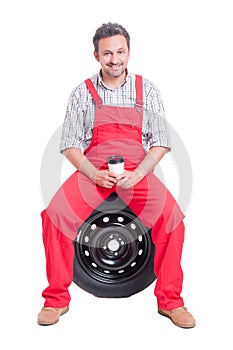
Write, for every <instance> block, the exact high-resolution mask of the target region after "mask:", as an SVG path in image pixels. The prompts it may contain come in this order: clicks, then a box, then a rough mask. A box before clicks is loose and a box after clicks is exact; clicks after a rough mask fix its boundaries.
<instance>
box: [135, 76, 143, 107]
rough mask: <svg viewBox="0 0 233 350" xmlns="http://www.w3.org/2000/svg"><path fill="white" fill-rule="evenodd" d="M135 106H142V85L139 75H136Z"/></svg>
mask: <svg viewBox="0 0 233 350" xmlns="http://www.w3.org/2000/svg"><path fill="white" fill-rule="evenodd" d="M136 106H137V107H142V106H143V86H142V76H141V75H136Z"/></svg>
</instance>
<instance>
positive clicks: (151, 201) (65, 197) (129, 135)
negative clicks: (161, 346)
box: [41, 76, 184, 310]
mask: <svg viewBox="0 0 233 350" xmlns="http://www.w3.org/2000/svg"><path fill="white" fill-rule="evenodd" d="M85 83H86V85H87V87H88V89H89V91H90V93H91V95H92V98H93V100H94V102H95V105H96V108H95V118H94V129H93V135H92V141H91V144H90V146H89V147H88V148H87V149H86V150H85V152H84V153H85V155H86V157H87V158H88V159H89V160H90V161H91V162H92V163H93V164H94V165H95V167H96V168H97V169H107V168H108V165H107V158H108V157H109V156H111V155H121V156H123V157H124V159H125V169H126V170H129V171H133V170H134V169H135V168H136V167H137V166H138V164H140V162H141V161H142V160H143V158H144V157H145V155H146V152H145V150H144V148H143V146H142V119H143V103H142V101H143V90H142V78H141V76H136V104H135V107H134V108H126V107H115V106H106V105H103V104H102V100H101V98H100V97H99V95H98V93H97V91H96V89H95V87H94V85H93V83H92V81H91V80H90V79H88V80H86V81H85ZM112 192H116V193H117V194H118V196H119V197H120V198H121V199H122V200H123V202H124V203H125V204H126V205H128V206H129V207H130V209H131V210H132V211H133V212H134V213H135V215H137V216H138V217H139V219H140V220H141V221H142V222H143V224H144V225H145V226H147V227H148V228H152V231H151V234H152V240H153V243H154V244H155V246H156V249H155V251H156V254H155V259H154V271H155V274H156V276H157V281H156V286H155V291H154V293H155V296H156V297H157V302H158V306H159V307H160V308H162V309H166V310H169V309H173V308H177V307H180V306H183V305H184V303H183V299H182V298H181V296H180V293H181V291H182V282H183V273H182V269H181V266H180V260H181V255H182V246H183V240H184V224H183V218H184V215H183V213H182V212H181V210H180V208H179V206H178V205H177V203H176V201H175V199H174V198H173V197H172V195H171V194H170V192H169V191H168V190H167V188H166V187H165V186H164V184H163V183H162V182H161V181H160V180H159V179H158V178H157V177H156V176H155V175H154V173H153V172H151V173H150V174H148V175H147V176H146V177H144V178H143V179H142V180H141V181H140V182H139V183H138V184H137V185H136V186H134V187H133V188H132V189H127V190H125V189H123V188H121V187H120V186H113V187H112V188H111V189H107V188H103V187H100V186H96V185H95V184H94V183H93V182H92V181H91V180H90V179H89V178H88V177H86V176H85V175H83V174H82V173H79V172H78V171H76V172H75V173H74V174H73V175H71V176H70V177H69V178H68V179H67V180H66V182H65V183H64V184H63V185H62V186H61V188H60V189H59V190H58V191H57V193H56V194H55V196H54V197H53V198H52V200H51V202H50V204H49V206H48V208H47V209H46V210H44V211H43V212H42V213H41V216H42V227H43V241H44V247H45V253H46V269H47V279H48V282H49V286H48V287H47V288H46V289H45V290H44V291H43V293H42V296H43V297H44V298H45V304H44V306H51V307H59V308H60V307H65V306H67V305H68V304H69V302H70V294H69V292H68V287H69V285H70V284H71V282H72V280H73V260H74V247H73V240H74V239H76V235H77V230H78V228H79V227H80V226H81V225H82V224H83V222H84V221H85V220H86V219H87V218H88V217H89V215H90V214H91V213H92V212H93V210H95V209H96V207H97V206H99V205H100V204H101V203H102V202H103V201H104V200H105V199H106V198H107V197H108V196H109V195H110V194H111V193H112Z"/></svg>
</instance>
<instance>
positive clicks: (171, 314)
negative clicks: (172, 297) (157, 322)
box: [158, 307, 196, 328]
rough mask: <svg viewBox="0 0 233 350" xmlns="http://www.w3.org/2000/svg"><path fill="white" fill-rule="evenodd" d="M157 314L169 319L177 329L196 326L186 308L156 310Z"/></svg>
mask: <svg viewBox="0 0 233 350" xmlns="http://www.w3.org/2000/svg"><path fill="white" fill-rule="evenodd" d="M158 313H159V314H160V315H162V316H165V317H168V318H170V320H171V321H172V322H173V323H174V324H175V325H176V326H178V327H181V328H193V327H195V326H196V321H195V319H194V317H193V316H192V315H191V314H190V312H188V311H187V309H186V307H178V308H177V309H173V310H163V309H158Z"/></svg>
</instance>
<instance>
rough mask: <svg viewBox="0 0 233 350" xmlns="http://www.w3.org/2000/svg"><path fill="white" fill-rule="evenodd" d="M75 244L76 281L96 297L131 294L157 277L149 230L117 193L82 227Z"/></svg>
mask: <svg viewBox="0 0 233 350" xmlns="http://www.w3.org/2000/svg"><path fill="white" fill-rule="evenodd" d="M74 248H75V258H74V277H73V281H74V282H75V283H76V284H77V285H78V286H79V287H80V288H82V289H83V290H85V291H87V292H89V293H91V294H93V295H95V296H97V297H103V298H123V297H128V296H130V295H133V294H136V293H138V292H140V291H142V290H143V289H145V288H146V287H148V286H149V285H150V284H151V283H152V282H153V281H154V280H155V278H156V276H155V274H154V269H153V267H154V252H155V248H154V244H153V242H152V240H151V235H150V230H148V228H146V227H145V226H144V225H143V224H142V222H141V221H140V220H139V219H138V218H137V217H135V215H134V213H132V211H131V210H130V209H129V208H128V207H127V206H125V203H123V202H122V201H121V199H120V198H119V197H118V196H117V195H116V194H112V195H111V196H110V197H109V198H108V200H107V201H105V202H104V203H103V204H102V205H101V206H99V207H98V208H97V209H96V210H95V211H94V212H93V213H92V214H91V215H90V216H89V218H88V219H87V220H86V222H85V223H84V224H83V225H82V227H80V228H79V230H78V235H77V240H76V241H75V242H74Z"/></svg>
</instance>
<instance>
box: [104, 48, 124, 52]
mask: <svg viewBox="0 0 233 350" xmlns="http://www.w3.org/2000/svg"><path fill="white" fill-rule="evenodd" d="M120 50H124V48H123V47H119V48H118V49H117V51H120ZM105 52H111V53H112V51H111V50H110V49H106V50H104V53H105Z"/></svg>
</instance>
